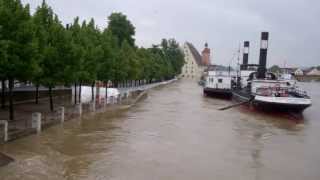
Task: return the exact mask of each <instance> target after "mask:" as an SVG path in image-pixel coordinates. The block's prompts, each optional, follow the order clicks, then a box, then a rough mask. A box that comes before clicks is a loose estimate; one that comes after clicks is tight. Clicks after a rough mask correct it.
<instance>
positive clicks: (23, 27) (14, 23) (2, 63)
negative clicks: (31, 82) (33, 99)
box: [0, 0, 37, 120]
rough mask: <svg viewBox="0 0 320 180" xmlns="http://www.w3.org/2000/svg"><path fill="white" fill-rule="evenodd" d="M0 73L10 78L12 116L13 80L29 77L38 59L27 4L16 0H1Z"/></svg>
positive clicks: (11, 116) (12, 112)
mask: <svg viewBox="0 0 320 180" xmlns="http://www.w3.org/2000/svg"><path fill="white" fill-rule="evenodd" d="M0 27H1V28H0V34H1V39H0V49H1V50H0V52H1V59H0V74H1V75H2V78H3V77H5V79H8V80H9V119H10V120H13V119H14V109H13V95H14V93H13V88H14V81H15V80H22V81H25V80H27V79H31V77H32V75H33V73H34V70H35V69H36V68H37V63H36V61H35V59H34V56H33V54H34V50H35V43H34V41H33V37H34V34H33V27H32V23H31V16H30V11H29V5H26V6H24V5H22V4H21V2H20V1H19V0H0Z"/></svg>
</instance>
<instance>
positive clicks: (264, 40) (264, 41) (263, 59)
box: [258, 32, 269, 79]
mask: <svg viewBox="0 0 320 180" xmlns="http://www.w3.org/2000/svg"><path fill="white" fill-rule="evenodd" d="M268 40H269V32H262V33H261V45H260V46H261V47H260V58H259V67H258V79H264V78H266V71H267V54H268Z"/></svg>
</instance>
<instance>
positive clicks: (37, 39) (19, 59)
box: [0, 0, 184, 120]
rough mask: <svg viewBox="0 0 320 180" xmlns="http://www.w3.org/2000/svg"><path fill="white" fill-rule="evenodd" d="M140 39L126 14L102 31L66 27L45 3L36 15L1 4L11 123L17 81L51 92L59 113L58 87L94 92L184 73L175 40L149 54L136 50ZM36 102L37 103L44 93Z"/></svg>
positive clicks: (12, 3)
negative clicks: (100, 84)
mask: <svg viewBox="0 0 320 180" xmlns="http://www.w3.org/2000/svg"><path fill="white" fill-rule="evenodd" d="M134 36H135V27H134V26H133V25H132V23H131V22H130V21H129V20H128V19H127V17H126V16H125V15H124V14H122V13H113V14H111V15H110V16H109V17H108V27H107V28H105V29H99V28H98V27H97V25H96V24H95V21H94V19H91V20H90V21H88V22H87V21H83V22H80V20H79V18H75V19H74V22H73V23H71V24H67V25H63V24H62V23H61V21H60V20H59V18H58V16H57V15H56V14H55V13H54V12H53V10H52V8H50V7H49V6H48V5H47V3H46V2H45V1H43V3H42V4H41V6H39V7H38V8H37V9H36V12H35V13H34V14H31V13H30V7H29V5H23V4H22V3H21V2H20V0H0V79H1V81H2V82H3V83H2V84H4V82H5V81H8V82H9V86H8V87H9V89H8V95H9V104H10V106H9V107H10V108H9V109H10V111H9V112H10V113H9V114H10V117H9V118H10V120H12V119H13V118H14V116H13V115H14V113H13V95H14V94H13V93H14V91H13V88H14V82H15V81H16V80H18V81H30V82H32V83H33V84H34V85H35V86H36V87H37V91H38V89H39V87H40V86H45V87H47V88H48V89H49V94H50V109H51V110H53V109H54V107H53V98H52V90H53V88H54V87H55V86H57V85H67V86H71V85H75V87H77V86H80V87H81V85H84V84H86V85H89V84H90V85H92V87H93V86H94V84H95V82H96V81H97V80H99V81H103V82H105V83H108V82H112V84H114V85H115V86H117V85H118V84H119V83H123V82H125V81H128V80H146V81H149V82H150V81H153V80H165V79H170V78H173V77H174V76H176V75H178V74H180V73H181V72H180V71H181V68H182V66H183V64H184V56H183V53H182V51H180V49H179V44H178V43H177V42H176V41H175V40H174V39H170V40H166V39H163V40H162V42H161V44H160V45H154V46H153V47H152V48H148V49H146V48H139V47H137V46H136V45H135V39H134ZM2 87H3V86H2ZM2 89H3V90H2V101H3V102H2V104H3V105H4V104H5V101H4V99H5V90H4V88H2ZM35 96H36V103H37V102H38V100H37V99H38V92H36V93H35ZM75 99H76V98H75Z"/></svg>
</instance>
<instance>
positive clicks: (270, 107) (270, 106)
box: [252, 100, 311, 113]
mask: <svg viewBox="0 0 320 180" xmlns="http://www.w3.org/2000/svg"><path fill="white" fill-rule="evenodd" d="M252 105H253V106H254V107H255V108H257V109H259V110H263V111H279V112H296V113H301V112H303V111H304V110H305V109H307V108H308V107H310V106H311V105H306V104H288V103H287V104H282V103H272V102H264V101H257V100H254V101H252Z"/></svg>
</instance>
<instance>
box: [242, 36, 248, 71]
mask: <svg viewBox="0 0 320 180" xmlns="http://www.w3.org/2000/svg"><path fill="white" fill-rule="evenodd" d="M249 47H250V42H249V41H245V42H244V47H243V62H242V66H241V67H242V68H241V70H248V63H249Z"/></svg>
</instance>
